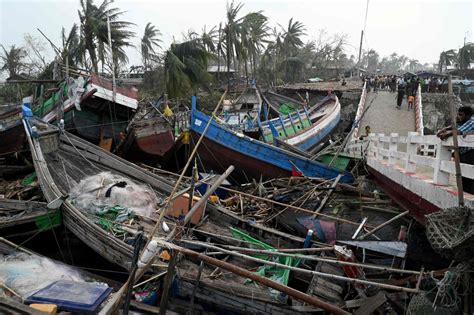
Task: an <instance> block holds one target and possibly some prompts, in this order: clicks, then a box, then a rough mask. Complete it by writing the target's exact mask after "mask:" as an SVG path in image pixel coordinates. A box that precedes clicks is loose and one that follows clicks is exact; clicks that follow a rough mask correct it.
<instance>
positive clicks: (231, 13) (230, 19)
mask: <svg viewBox="0 0 474 315" xmlns="http://www.w3.org/2000/svg"><path fill="white" fill-rule="evenodd" d="M242 7H243V4H242V3H239V4H237V5H234V1H232V2H231V3H230V5H229V4H227V24H226V25H225V28H224V32H225V47H226V59H227V78H228V82H227V89H228V90H230V64H231V60H234V67H235V65H236V62H235V57H236V56H235V54H236V51H237V52H238V48H239V46H240V43H239V33H240V27H241V25H240V24H241V22H242V18H237V15H238V14H239V12H240V10H241V9H242ZM236 48H237V49H236Z"/></svg>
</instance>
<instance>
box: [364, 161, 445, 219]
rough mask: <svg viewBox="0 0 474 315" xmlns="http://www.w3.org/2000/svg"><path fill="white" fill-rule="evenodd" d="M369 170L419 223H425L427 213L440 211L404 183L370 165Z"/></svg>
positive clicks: (377, 181)
mask: <svg viewBox="0 0 474 315" xmlns="http://www.w3.org/2000/svg"><path fill="white" fill-rule="evenodd" d="M367 168H368V170H369V172H370V173H371V174H372V175H373V176H374V180H375V182H376V183H377V185H378V186H379V187H380V188H382V190H383V191H385V192H386V193H387V194H388V195H389V196H390V198H392V199H393V200H394V201H395V202H396V203H397V204H399V205H400V206H401V207H403V208H405V209H407V210H409V211H410V215H411V216H412V217H413V218H414V219H415V220H416V221H418V222H419V223H421V224H423V225H424V224H425V215H427V214H430V213H433V212H437V211H440V208H439V207H437V206H435V205H434V204H432V203H431V202H429V201H428V200H426V199H423V198H421V197H420V196H418V195H417V194H415V193H413V192H412V191H410V190H408V189H406V188H405V187H403V186H402V185H400V184H398V183H397V182H394V181H393V180H391V179H389V178H388V177H386V176H384V175H382V174H381V173H379V172H378V171H376V170H375V169H373V168H372V167H370V166H369V165H367Z"/></svg>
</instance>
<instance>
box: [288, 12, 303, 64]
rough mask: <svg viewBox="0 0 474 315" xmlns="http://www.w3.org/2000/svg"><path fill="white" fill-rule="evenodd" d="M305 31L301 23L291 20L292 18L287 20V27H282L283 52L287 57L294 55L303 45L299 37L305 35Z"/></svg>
mask: <svg viewBox="0 0 474 315" xmlns="http://www.w3.org/2000/svg"><path fill="white" fill-rule="evenodd" d="M305 31H306V29H305V27H304V25H303V23H301V22H299V21H295V22H293V18H291V19H290V21H289V22H288V27H287V28H286V29H283V34H282V37H283V53H284V55H285V56H286V57H287V58H289V57H291V56H295V55H296V54H297V52H298V49H299V48H301V47H302V46H303V45H304V43H303V40H302V39H301V37H302V36H304V35H306V33H305Z"/></svg>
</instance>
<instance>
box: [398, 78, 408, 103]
mask: <svg viewBox="0 0 474 315" xmlns="http://www.w3.org/2000/svg"><path fill="white" fill-rule="evenodd" d="M405 88H406V85H405V82H404V81H403V79H400V81H399V83H398V86H397V109H400V108H401V107H402V102H403V97H404V96H405Z"/></svg>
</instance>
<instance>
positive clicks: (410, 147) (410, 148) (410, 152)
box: [405, 131, 419, 173]
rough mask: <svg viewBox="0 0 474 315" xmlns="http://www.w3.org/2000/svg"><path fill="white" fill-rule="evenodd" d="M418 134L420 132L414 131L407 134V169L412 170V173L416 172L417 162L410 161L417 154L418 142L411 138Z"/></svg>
mask: <svg viewBox="0 0 474 315" xmlns="http://www.w3.org/2000/svg"><path fill="white" fill-rule="evenodd" d="M418 135H419V133H418V132H413V131H410V132H408V135H407V156H406V160H405V169H406V170H407V171H408V172H412V173H414V172H416V164H415V163H413V162H410V158H411V157H412V156H415V155H416V150H417V144H416V143H412V142H411V138H412V137H415V136H418Z"/></svg>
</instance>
